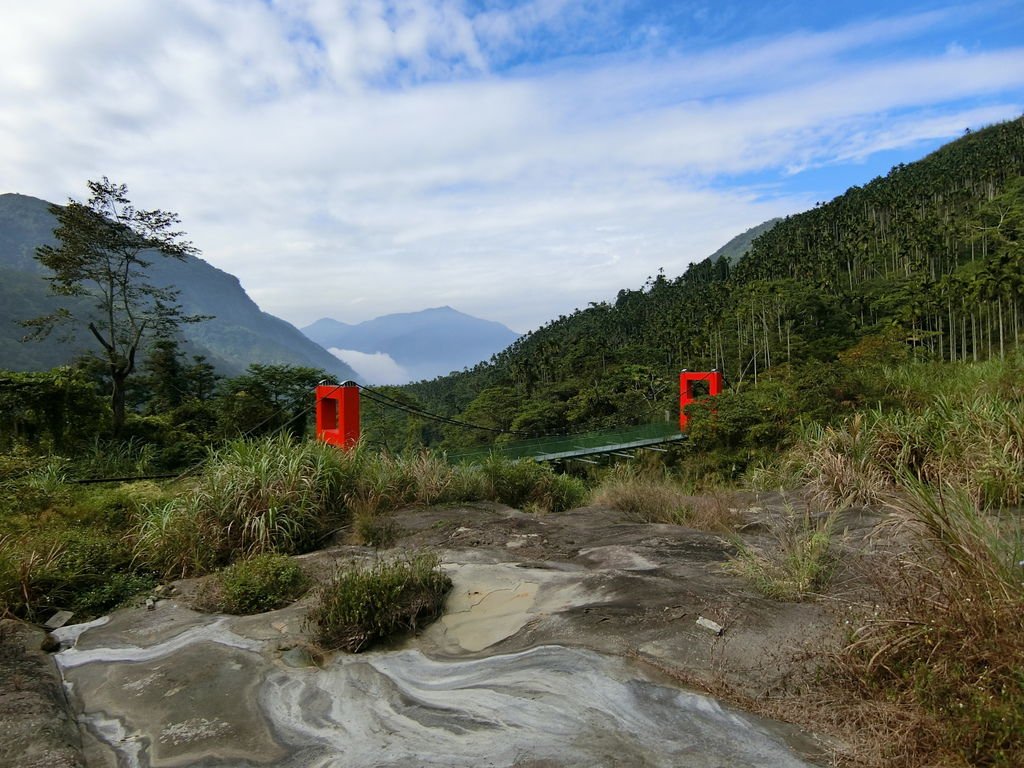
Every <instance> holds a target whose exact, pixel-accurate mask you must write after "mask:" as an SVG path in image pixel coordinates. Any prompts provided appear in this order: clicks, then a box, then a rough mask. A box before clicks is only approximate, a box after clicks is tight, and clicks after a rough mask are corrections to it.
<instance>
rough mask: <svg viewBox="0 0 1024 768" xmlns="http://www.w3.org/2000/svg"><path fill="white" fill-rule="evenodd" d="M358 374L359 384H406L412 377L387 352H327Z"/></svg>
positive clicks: (334, 348)
mask: <svg viewBox="0 0 1024 768" xmlns="http://www.w3.org/2000/svg"><path fill="white" fill-rule="evenodd" d="M327 351H328V352H330V353H331V354H332V355H334V356H335V357H336V358H338V359H339V360H341V361H342V362H343V363H347V364H348V365H349V366H351V367H352V370H354V371H355V372H356V373H357V374H359V383H360V384H407V383H408V382H409V381H410V380H411V379H412V377H411V376H410V375H409V372H408V371H407V370H405V368H403V367H402V366H401V365H399V364H398V363H396V362H395V360H394V358H392V357H391V355H389V354H388V353H387V352H373V353H372V354H371V353H369V352H356V351H355V350H354V349H338V348H337V347H331V348H330V349H328V350H327Z"/></svg>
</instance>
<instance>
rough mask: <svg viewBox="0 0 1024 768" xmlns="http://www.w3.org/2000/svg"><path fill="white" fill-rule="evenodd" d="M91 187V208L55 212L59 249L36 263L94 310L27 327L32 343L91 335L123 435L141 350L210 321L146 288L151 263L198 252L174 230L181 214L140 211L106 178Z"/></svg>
mask: <svg viewBox="0 0 1024 768" xmlns="http://www.w3.org/2000/svg"><path fill="white" fill-rule="evenodd" d="M88 185H89V191H90V192H91V193H92V195H91V197H90V198H89V200H88V201H87V202H86V203H79V202H77V201H75V200H73V199H72V200H69V201H68V204H67V205H66V206H64V207H61V206H57V205H55V206H51V208H50V212H51V213H52V214H53V215H54V216H55V217H56V218H57V227H56V229H54V231H53V234H54V236H55V237H56V238H57V240H58V245H56V246H51V245H44V246H41V247H39V248H38V249H36V260H37V261H39V263H40V264H42V265H43V266H44V267H46V268H47V269H48V270H50V272H51V273H52V274H51V275H50V276H48V277H47V280H48V281H49V283H50V291H51V292H52V293H53V294H55V295H58V296H82V297H87V298H89V299H92V300H93V302H92V305H91V307H90V306H89V305H88V303H86V304H85V305H84V306H85V307H86V309H81V310H79V309H76V310H75V312H72V310H70V309H68V308H67V307H61V308H59V309H57V310H56V311H55V312H53V313H51V314H49V315H44V316H42V317H38V318H35V319H34V320H29V321H26V322H25V325H26V326H27V327H29V328H31V329H32V332H31V333H30V334H29V338H43V337H45V336H47V335H48V334H49V333H50V332H51V331H53V330H54V328H56V327H57V326H60V325H65V324H69V325H71V326H72V328H71V330H72V333H74V332H76V331H80V330H81V329H82V328H87V329H88V330H89V332H90V333H91V334H92V335H93V337H94V338H95V339H96V341H97V342H98V343H99V345H100V351H99V353H98V354H97V355H96V357H97V358H99V359H100V360H101V361H102V363H103V365H104V367H105V369H106V372H107V374H108V375H109V377H110V383H111V392H110V402H111V411H112V414H113V431H114V434H115V435H118V434H120V433H121V431H122V429H123V427H124V422H125V382H126V381H127V379H128V377H129V376H131V374H132V373H133V372H134V371H135V357H136V353H137V352H138V349H139V346H140V344H143V343H144V342H145V341H146V340H147V339H148V338H151V337H156V336H164V337H166V336H169V335H170V334H171V333H172V332H173V331H174V330H175V329H176V328H178V327H179V326H180V325H181V324H183V323H192V322H198V321H199V320H203V319H205V318H202V317H199V316H187V315H185V314H183V312H182V310H181V306H180V305H179V304H178V301H177V297H178V291H177V290H176V289H174V288H169V287H160V286H157V285H154V284H153V283H151V282H149V280H148V275H147V270H148V268H149V267H150V266H151V265H152V260H151V259H152V257H153V256H157V255H159V256H163V257H166V258H173V259H179V260H184V259H185V258H186V257H188V256H191V255H196V254H198V253H199V251H198V249H197V248H195V246H193V245H192V243H190V242H188V241H187V240H185V239H184V234H183V233H182V232H180V231H177V230H175V228H174V227H175V226H176V225H177V224H178V223H179V222H180V219H179V218H178V215H177V214H175V213H170V212H168V211H161V210H152V211H141V210H137V209H136V208H135V207H134V206H133V205H132V203H131V201H130V200H129V198H128V188H127V187H126V186H125V185H124V184H114V183H113V182H111V181H110V180H109V179H108V178H107V177H106V176H104V177H103V179H102V180H101V181H90V182H88ZM76 312H77V313H78V314H77V316H76V314H75V313H76Z"/></svg>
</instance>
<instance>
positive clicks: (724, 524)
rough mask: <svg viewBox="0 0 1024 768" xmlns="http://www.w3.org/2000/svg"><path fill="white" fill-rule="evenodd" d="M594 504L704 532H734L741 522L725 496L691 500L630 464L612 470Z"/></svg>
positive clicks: (646, 520) (671, 482)
mask: <svg viewBox="0 0 1024 768" xmlns="http://www.w3.org/2000/svg"><path fill="white" fill-rule="evenodd" d="M591 503H592V504H598V505H601V506H605V507H611V508H612V509H617V510H619V511H620V512H623V513H624V514H625V515H626V516H627V517H628V518H629V519H631V520H635V521H637V522H642V523H668V524H670V525H685V526H687V527H689V528H696V529H698V530H704V531H727V530H732V529H733V528H735V526H736V525H737V524H739V523H740V522H741V518H740V515H739V513H738V512H737V511H736V510H734V509H732V508H731V507H730V506H729V504H728V501H727V499H726V498H725V497H724V496H722V495H720V494H709V495H706V496H691V495H689V494H687V493H686V491H685V490H684V489H683V488H682V487H681V486H680V485H679V484H678V483H677V482H675V481H674V480H672V479H671V478H670V477H668V476H667V475H666V474H665V473H664V472H658V471H653V472H644V471H642V470H638V469H636V468H634V467H632V466H630V465H628V464H619V465H616V466H615V467H613V468H612V469H611V471H610V472H609V473H608V474H607V475H606V476H605V478H604V480H603V481H602V482H601V484H600V485H598V487H597V488H596V489H594V491H593V493H592V494H591Z"/></svg>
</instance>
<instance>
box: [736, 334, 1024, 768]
mask: <svg viewBox="0 0 1024 768" xmlns="http://www.w3.org/2000/svg"><path fill="white" fill-rule="evenodd" d="M1021 364H1022V357H1021V353H1020V352H1019V351H1018V352H1014V353H1013V354H1010V355H1007V357H1006V359H1005V360H992V361H988V362H984V363H978V364H973V363H962V362H957V363H955V364H954V363H949V362H947V363H944V364H939V363H936V362H921V363H905V364H903V365H899V366H894V367H889V368H885V369H883V370H881V371H880V372H879V373H878V381H879V384H880V386H881V388H882V389H883V390H884V392H885V396H884V398H883V400H885V401H886V402H887V405H886V406H884V407H883V406H876V407H874V408H872V409H870V410H869V411H866V412H863V413H859V414H856V415H854V416H851V417H849V418H848V419H846V420H845V421H843V422H840V423H836V424H833V425H829V426H824V427H822V426H809V427H808V428H806V429H805V430H804V432H803V437H802V438H801V440H800V441H799V443H798V445H797V446H796V447H795V448H794V449H793V451H792V452H791V453H790V454H789V455H787V456H785V457H783V458H782V459H781V460H780V461H779V462H778V465H777V466H776V467H775V468H774V470H772V468H767V467H762V468H759V470H758V471H757V472H756V473H755V475H756V476H757V478H758V480H759V482H761V483H762V484H766V485H772V484H775V483H777V482H779V481H782V482H785V483H788V484H792V485H794V486H795V487H807V488H809V489H810V491H811V492H812V493H813V494H814V495H815V496H816V497H817V499H818V500H819V502H821V503H824V504H826V505H827V506H828V507H829V508H831V509H833V510H838V509H843V508H846V507H848V506H852V505H860V504H866V505H870V506H874V507H876V508H881V509H886V510H888V511H890V512H891V521H890V522H889V523H888V524H887V525H888V530H887V531H885V532H883V533H882V534H881V535H879V536H878V544H876V546H875V547H873V548H871V549H869V550H867V551H866V552H864V553H863V554H862V555H861V557H862V558H863V559H864V561H865V562H864V564H863V567H862V570H863V571H864V572H865V573H867V574H869V580H870V584H869V589H868V592H867V593H866V594H865V595H863V596H862V599H863V600H864V601H865V605H864V608H863V609H862V610H861V611H860V613H859V615H858V613H857V612H856V611H854V613H853V614H852V618H850V620H851V621H852V622H853V624H852V625H851V626H852V627H853V630H852V633H851V635H850V637H849V641H848V643H847V644H846V645H845V647H843V648H842V649H840V650H839V651H838V652H837V653H836V654H835V656H834V657H833V658H832V661H831V665H830V666H831V670H830V674H826V675H825V677H824V679H825V681H826V682H827V684H829V685H831V686H833V687H834V688H835V689H836V690H834V691H833V692H832V693H831V694H830V695H832V696H833V697H834V698H835V700H837V701H842V702H844V704H843V706H842V708H841V709H842V716H843V718H844V719H846V720H847V721H848V722H849V723H852V724H855V725H856V726H857V727H858V728H859V729H860V731H861V732H862V733H863V732H870V733H872V734H873V736H872V738H871V740H870V741H871V744H862V747H861V750H862V754H861V757H862V758H863V759H864V760H866V761H867V762H868V763H869V764H880V765H881V764H884V765H902V766H925V765H986V766H1013V765H1019V764H1020V763H1021V760H1022V758H1024V737H1022V734H1024V722H1022V719H1021V717H1022V715H1021V713H1022V712H1024V678H1022V677H1021V674H1020V669H1019V665H1018V664H1017V663H1016V660H1017V659H1019V658H1021V653H1022V652H1024V621H1022V619H1021V616H1022V615H1024V612H1022V609H1024V588H1022V578H1021V565H1020V563H1021V562H1024V522H1022V519H1021V515H1020V507H1019V505H1020V499H1021V490H1022V489H1021V483H1022V482H1024V481H1022V475H1021V473H1020V457H1021V453H1022V447H1024V435H1022V433H1021V431H1020V429H1019V427H1020V425H1021V423H1024V396H1022V395H1024V393H1022V391H1021V389H1020V384H1019V382H1020V381H1021V378H1020V375H1019V372H1020V367H1021ZM773 481H774V482H773ZM825 520H827V518H825ZM825 520H822V522H820V523H819V524H818V525H814V524H812V521H811V520H810V519H808V520H806V522H805V523H804V524H802V525H800V526H798V527H797V528H795V529H794V530H795V531H796V535H790V536H789V538H788V539H787V538H783V539H781V541H783V542H785V543H784V545H783V546H781V547H775V548H774V549H773V550H770V551H775V552H779V553H781V554H782V555H783V557H781V558H780V557H778V556H776V557H771V555H770V554H767V555H766V554H763V553H761V552H759V551H757V550H753V549H751V548H750V547H749V546H747V545H744V544H742V543H741V544H739V545H738V546H739V553H740V554H739V557H738V559H737V561H736V563H735V565H734V567H735V568H737V570H739V571H741V572H743V573H745V574H746V575H749V576H751V577H752V578H753V579H754V582H755V584H757V585H758V586H759V587H761V588H762V589H763V591H765V592H766V593H767V594H772V593H775V594H774V595H773V596H780V597H784V598H786V599H791V596H795V595H797V594H798V593H800V592H804V593H806V592H807V591H808V590H809V591H811V592H813V591H817V589H819V588H820V586H821V585H813V583H812V582H811V581H810V580H808V581H807V583H808V584H809V587H808V588H807V589H801V590H797V589H796V585H797V583H798V582H797V581H796V580H794V578H793V577H791V576H790V575H789V574H806V575H808V576H813V575H814V574H816V573H818V572H819V570H818V568H816V567H815V565H814V564H815V563H816V562H818V558H817V554H818V553H825V557H824V560H823V561H822V562H824V564H825V566H826V568H825V571H824V573H825V574H827V573H828V568H827V566H828V562H829V560H828V555H827V553H828V549H827V542H828V537H827V536H826V535H825V530H827V526H826V524H825ZM884 542H892V543H891V544H890V545H888V546H886V545H885V544H884ZM805 555H806V557H804V556H805ZM804 560H806V562H807V565H808V567H806V568H804V567H801V566H800V565H799V564H800V563H801V562H802V561H804ZM791 586H792V587H793V590H792V591H790V593H789V596H787V595H786V594H784V592H785V591H786V590H789V589H790V587H791ZM780 588H781V591H782V593H780Z"/></svg>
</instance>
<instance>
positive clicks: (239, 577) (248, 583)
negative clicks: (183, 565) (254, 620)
mask: <svg viewBox="0 0 1024 768" xmlns="http://www.w3.org/2000/svg"><path fill="white" fill-rule="evenodd" d="M207 585H208V586H206V588H205V589H203V590H202V591H201V592H200V594H199V596H198V598H197V600H196V604H197V606H198V607H201V608H205V609H207V610H217V611H223V612H225V613H236V614H249V613H263V612H264V611H273V610H276V609H278V608H283V607H285V606H286V605H288V604H289V603H292V602H294V601H295V600H297V599H298V598H300V597H301V596H302V595H303V593H304V592H305V591H306V589H307V588H308V587H309V577H308V576H306V574H305V573H303V571H302V568H300V567H299V565H298V563H296V562H295V561H294V560H292V559H291V558H290V557H287V556H285V555H274V554H267V555H257V556H256V557H252V558H249V559H248V560H240V561H238V562H237V563H234V564H233V565H229V566H228V567H227V568H225V569H224V570H223V571H221V572H220V573H218V574H217V575H216V576H215V577H214V578H213V579H212V580H211V581H209V582H207Z"/></svg>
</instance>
